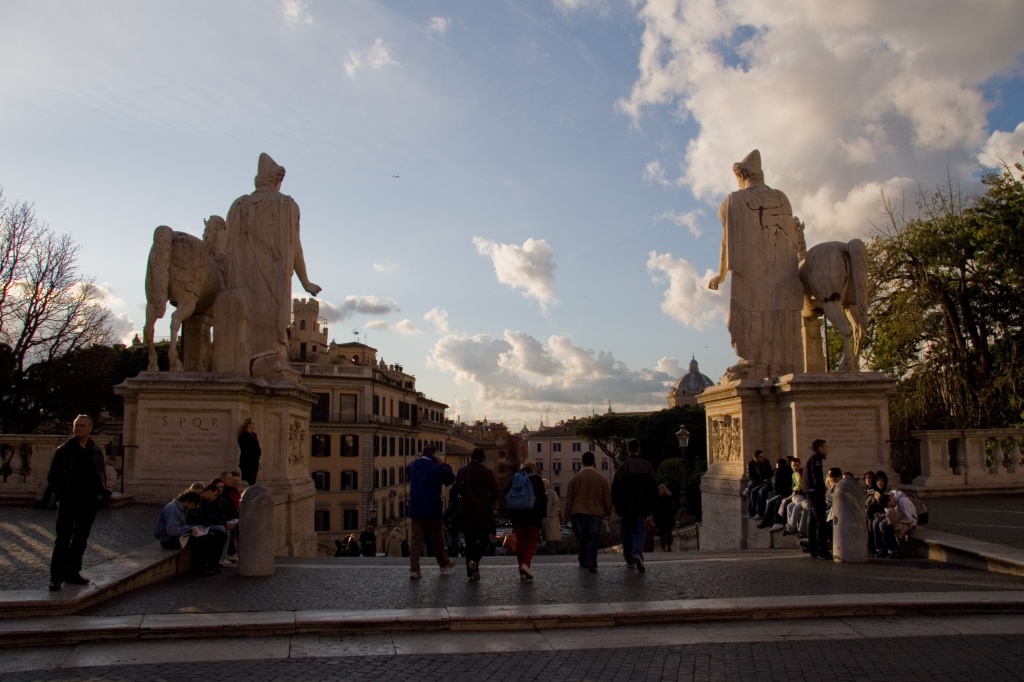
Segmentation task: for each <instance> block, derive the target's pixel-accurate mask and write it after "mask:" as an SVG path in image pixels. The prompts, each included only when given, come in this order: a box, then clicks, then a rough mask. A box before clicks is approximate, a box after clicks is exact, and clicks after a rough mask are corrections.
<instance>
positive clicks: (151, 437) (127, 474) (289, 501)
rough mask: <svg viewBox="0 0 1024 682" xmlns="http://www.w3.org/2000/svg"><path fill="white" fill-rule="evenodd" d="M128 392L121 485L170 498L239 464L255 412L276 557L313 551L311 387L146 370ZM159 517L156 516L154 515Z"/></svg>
mask: <svg viewBox="0 0 1024 682" xmlns="http://www.w3.org/2000/svg"><path fill="white" fill-rule="evenodd" d="M115 391H116V392H117V394H118V395H120V396H122V397H123V398H124V403H125V405H124V444H125V445H126V446H128V447H127V448H126V450H125V452H126V456H125V466H124V488H125V493H126V494H129V495H134V497H135V499H136V500H137V501H140V502H156V503H160V504H166V503H167V502H168V501H170V500H171V499H173V498H174V497H175V496H176V495H178V494H179V493H180V492H181V491H182V490H184V489H185V488H187V487H188V486H189V485H190V484H191V483H193V482H194V481H203V482H209V481H210V480H211V479H213V478H216V477H218V476H220V475H221V473H222V472H224V471H231V470H235V471H237V470H238V444H237V436H238V429H239V427H240V426H241V424H242V421H243V420H244V419H246V418H251V419H252V420H253V421H254V422H255V423H256V425H257V432H258V434H259V440H260V447H261V448H262V455H261V465H262V469H261V470H260V472H259V476H258V483H259V485H261V486H264V487H266V488H267V490H269V491H270V493H271V494H272V495H273V498H274V534H275V536H276V537H275V539H274V547H275V554H276V555H277V556H315V555H316V533H315V532H314V530H313V507H314V497H315V495H316V490H315V489H314V486H313V481H312V479H311V478H310V475H309V466H308V462H307V460H306V458H307V457H308V456H309V451H310V443H309V440H310V436H309V415H310V409H311V407H312V405H313V403H314V402H315V398H314V396H313V394H312V393H310V392H309V391H307V390H306V389H305V388H303V387H302V386H300V385H299V384H296V383H294V382H290V381H280V380H268V379H258V378H253V377H246V376H241V375H225V374H211V373H202V372H143V373H141V374H139V376H137V377H135V378H133V379H128V380H127V381H125V382H124V383H122V384H120V385H119V386H117V387H115ZM154 521H155V519H154Z"/></svg>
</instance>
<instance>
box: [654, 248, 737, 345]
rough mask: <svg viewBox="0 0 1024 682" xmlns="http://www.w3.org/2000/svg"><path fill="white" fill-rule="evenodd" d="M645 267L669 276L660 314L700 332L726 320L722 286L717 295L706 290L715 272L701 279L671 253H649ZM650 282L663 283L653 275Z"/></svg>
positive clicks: (659, 277)
mask: <svg viewBox="0 0 1024 682" xmlns="http://www.w3.org/2000/svg"><path fill="white" fill-rule="evenodd" d="M647 267H648V268H649V269H651V270H659V271H661V273H663V274H664V276H667V277H668V289H666V290H665V297H664V300H662V302H661V311H662V312H663V313H665V314H666V315H668V316H669V317H671V318H672V319H674V320H678V321H680V322H682V323H683V324H684V325H686V326H687V327H692V328H693V329H697V330H703V329H707V328H708V327H709V326H711V325H712V324H720V323H721V322H723V321H724V320H725V301H727V300H728V296H726V295H725V293H724V286H727V285H728V280H727V281H726V285H724V286H723V287H722V288H720V289H719V290H718V291H717V292H716V291H711V290H710V289H708V286H707V283H708V280H710V279H711V278H712V277H713V276H714V275H715V271H714V270H710V269H709V270H707V271H706V272H705V273H704V275H703V276H700V275H698V274H697V270H696V269H695V268H694V267H693V266H692V265H690V264H689V263H688V262H687V261H685V260H683V259H682V258H680V259H679V260H675V259H673V258H672V254H671V253H663V254H659V253H655V252H654V251H651V252H650V254H649V256H648V258H647ZM651 279H652V280H653V281H654V282H655V283H661V282H663V281H664V277H663V276H662V275H659V274H658V273H657V272H655V273H654V274H653V275H652V277H651Z"/></svg>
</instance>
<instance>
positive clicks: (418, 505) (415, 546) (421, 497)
mask: <svg viewBox="0 0 1024 682" xmlns="http://www.w3.org/2000/svg"><path fill="white" fill-rule="evenodd" d="M436 452H437V449H436V448H435V447H434V446H433V445H427V446H426V447H424V448H423V454H422V455H420V456H419V457H417V458H416V459H414V460H413V461H412V462H409V464H408V466H407V467H406V470H407V472H408V474H409V475H408V479H409V517H410V518H411V519H412V539H411V540H410V548H409V578H410V579H411V580H419V579H420V578H421V577H422V575H421V573H420V552H421V551H422V547H423V536H424V535H427V536H428V537H429V538H430V543H431V545H432V546H433V548H434V553H435V558H436V559H437V565H438V566H440V567H441V571H442V573H443V572H446V571H447V569H450V568H452V567H453V566H455V560H454V559H452V560H449V559H448V552H447V551H446V550H445V548H444V533H443V532H442V524H441V517H442V514H443V510H442V503H441V487H442V486H446V485H451V484H452V483H454V482H455V474H454V472H452V468H451V467H450V466H448V465H447V464H442V463H441V462H438V461H437V460H436V459H435V457H434V455H435V453H436Z"/></svg>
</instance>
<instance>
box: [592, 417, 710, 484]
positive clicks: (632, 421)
mask: <svg viewBox="0 0 1024 682" xmlns="http://www.w3.org/2000/svg"><path fill="white" fill-rule="evenodd" d="M681 425H682V426H685V427H686V430H687V431H689V432H690V444H689V447H687V449H686V453H685V461H686V462H687V465H688V467H689V470H690V471H692V470H693V468H694V466H695V465H696V463H697V462H699V461H702V460H703V461H707V428H706V426H705V419H704V408H703V407H699V406H686V407H673V408H670V409H665V410H659V411H658V412H651V413H647V414H615V413H609V414H599V415H595V416H593V417H587V418H585V419H581V420H580V421H579V422H578V423H577V424H576V437H577V438H579V439H581V440H585V441H590V442H592V443H594V445H596V446H597V447H598V449H599V450H600V453H595V454H601V453H603V454H604V455H606V456H608V457H611V458H613V459H615V460H616V461H622V459H623V458H624V457H625V456H626V455H625V450H626V446H625V443H626V441H628V440H629V439H631V438H636V439H637V440H639V441H640V455H641V456H642V457H643V458H644V459H646V460H648V461H650V462H651V464H653V465H654V467H655V469H657V468H658V466H659V465H660V464H661V462H662V461H664V460H666V459H670V458H673V457H679V456H680V451H679V443H678V442H677V440H676V431H678V430H679V427H680V426H681Z"/></svg>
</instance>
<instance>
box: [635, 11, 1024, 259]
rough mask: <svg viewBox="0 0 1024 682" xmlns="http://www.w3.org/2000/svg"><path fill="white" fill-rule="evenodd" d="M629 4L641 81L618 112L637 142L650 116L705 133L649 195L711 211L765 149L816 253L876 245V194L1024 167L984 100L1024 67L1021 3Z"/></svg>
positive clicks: (666, 167)
mask: <svg viewBox="0 0 1024 682" xmlns="http://www.w3.org/2000/svg"><path fill="white" fill-rule="evenodd" d="M635 4H636V6H637V7H638V18H639V20H640V21H641V23H642V24H643V27H644V30H643V37H642V42H641V51H640V55H639V76H638V78H637V80H636V82H635V83H634V85H633V87H632V90H631V91H630V93H629V94H628V96H626V97H623V98H622V99H621V100H620V101H619V102H618V107H619V109H620V110H621V111H622V112H624V113H625V114H627V115H628V116H630V117H631V118H632V119H633V121H634V123H635V124H636V125H638V126H640V127H641V128H642V127H643V118H644V115H645V111H647V110H649V109H651V108H654V107H659V108H664V109H666V110H668V111H669V112H670V113H671V114H672V115H674V116H675V117H676V118H677V119H679V120H687V119H690V120H692V121H693V122H695V123H697V124H698V126H699V132H698V134H697V135H696V137H694V138H693V139H692V140H690V142H689V143H688V145H687V150H686V154H685V156H684V158H683V159H681V160H679V159H655V160H653V161H652V162H651V163H649V164H648V166H647V168H646V171H645V177H646V179H647V180H648V181H649V182H653V183H659V184H668V185H672V184H674V185H679V186H685V187H688V188H689V189H690V190H691V191H692V192H693V194H694V196H696V197H697V198H698V199H701V200H704V201H707V202H709V203H711V204H714V205H717V202H719V201H721V199H722V198H723V197H724V196H725V195H726V194H727V193H728V192H730V191H732V190H733V189H735V180H734V179H733V176H732V173H731V168H732V164H733V163H734V162H736V161H739V160H740V159H741V158H743V156H745V155H746V154H747V152H749V151H750V150H752V149H755V148H757V149H760V150H761V154H762V158H763V161H764V169H765V179H766V181H767V183H768V184H769V185H773V186H776V187H778V188H779V189H782V190H783V191H785V192H786V193H787V194H788V195H789V197H790V200H791V201H792V204H793V207H794V211H795V212H796V213H797V214H798V215H800V216H801V217H802V218H803V219H804V220H806V221H807V223H808V240H809V241H810V242H811V243H815V242H817V241H822V240H826V239H849V238H851V237H854V236H860V235H863V234H865V233H867V232H869V231H870V223H869V220H871V218H872V214H873V213H874V212H876V211H877V208H878V206H879V203H880V198H881V197H880V194H881V193H882V192H893V193H900V192H904V191H907V192H908V193H909V194H910V195H911V196H912V195H913V194H914V193H916V191H917V187H918V186H919V185H920V186H923V187H929V186H930V185H931V184H934V183H935V182H940V181H941V180H942V178H944V177H945V175H946V173H947V169H948V171H949V172H950V173H952V174H953V175H955V176H960V177H966V176H969V175H970V174H971V173H973V172H975V171H976V170H977V166H978V162H979V158H980V160H981V161H982V162H984V163H986V164H987V165H992V163H993V156H995V150H996V149H1000V150H1003V151H1006V150H1007V149H1010V150H1011V151H1012V147H1013V145H1014V144H1016V145H1017V149H1016V153H1015V154H1012V155H1011V156H1014V157H1016V156H1017V155H1019V152H1020V137H1021V134H1020V131H1021V128H1020V127H1019V126H1018V128H1017V131H1016V132H1014V133H1005V134H1003V133H1001V134H999V135H993V136H992V137H991V138H990V136H989V132H988V114H989V111H990V109H991V107H992V103H990V102H988V101H986V99H985V96H984V93H983V89H982V88H983V86H984V85H985V84H986V82H988V81H989V80H990V79H992V78H993V77H995V76H998V75H1000V74H1006V73H1009V72H1011V71H1013V70H1015V69H1019V68H1020V65H1021V56H1022V46H1024V43H1022V42H1021V40H1020V29H1021V26H1024V3H1020V2H1008V1H1005V0H979V1H978V2H957V3H948V2H947V3H939V4H936V3H934V2H932V1H931V0H907V1H906V2H901V3H897V4H892V3H885V2H879V1H878V0H851V1H850V2H845V3H842V4H840V5H835V4H832V3H821V2H818V1H817V0H780V1H779V2H772V3H760V2H752V1H750V0H723V1H720V2H713V1H712V0H642V1H638V2H636V3H635ZM1006 136H1010V137H1006ZM979 152H981V156H980V157H979ZM910 178H913V181H911V180H910ZM709 222H715V223H717V221H716V220H714V219H711V220H710V221H709Z"/></svg>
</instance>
